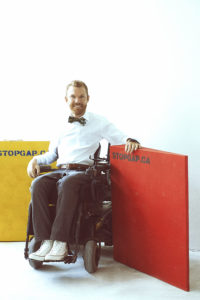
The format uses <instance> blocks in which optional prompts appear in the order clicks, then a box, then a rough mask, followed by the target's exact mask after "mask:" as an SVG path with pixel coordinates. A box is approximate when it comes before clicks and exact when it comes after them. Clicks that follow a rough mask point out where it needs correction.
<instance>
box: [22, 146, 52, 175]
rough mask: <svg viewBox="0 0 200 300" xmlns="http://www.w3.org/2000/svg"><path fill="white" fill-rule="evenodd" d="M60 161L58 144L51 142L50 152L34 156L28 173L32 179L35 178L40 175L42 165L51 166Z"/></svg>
mask: <svg viewBox="0 0 200 300" xmlns="http://www.w3.org/2000/svg"><path fill="white" fill-rule="evenodd" d="M57 159H58V151H57V143H55V142H51V143H50V145H49V151H48V152H46V153H44V154H41V155H37V156H34V157H33V159H31V161H30V162H29V164H28V167H27V173H28V176H30V177H31V178H35V177H37V176H39V175H40V165H50V164H51V163H52V162H54V161H56V160H57Z"/></svg>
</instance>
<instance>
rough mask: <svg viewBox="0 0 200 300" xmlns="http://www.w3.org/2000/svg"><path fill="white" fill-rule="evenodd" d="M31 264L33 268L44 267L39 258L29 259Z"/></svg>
mask: <svg viewBox="0 0 200 300" xmlns="http://www.w3.org/2000/svg"><path fill="white" fill-rule="evenodd" d="M29 264H30V266H31V267H32V268H33V269H36V270H37V269H40V268H42V264H43V262H42V261H38V260H33V259H29Z"/></svg>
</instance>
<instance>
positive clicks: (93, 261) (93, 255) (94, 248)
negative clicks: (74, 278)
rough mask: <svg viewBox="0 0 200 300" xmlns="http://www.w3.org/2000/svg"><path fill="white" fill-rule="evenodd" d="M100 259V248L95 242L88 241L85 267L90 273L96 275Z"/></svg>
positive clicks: (85, 251)
mask: <svg viewBox="0 0 200 300" xmlns="http://www.w3.org/2000/svg"><path fill="white" fill-rule="evenodd" d="M99 258H100V247H98V245H97V242H96V241H94V240H90V241H87V243H86V244H85V249H84V256H83V259H84V266H85V269H86V271H88V273H94V272H96V270H97V267H98V264H99Z"/></svg>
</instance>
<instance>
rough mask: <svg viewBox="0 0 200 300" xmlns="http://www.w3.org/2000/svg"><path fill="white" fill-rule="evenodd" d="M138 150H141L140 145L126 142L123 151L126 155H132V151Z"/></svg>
mask: <svg viewBox="0 0 200 300" xmlns="http://www.w3.org/2000/svg"><path fill="white" fill-rule="evenodd" d="M140 148H141V145H140V143H137V142H132V141H130V140H127V142H126V145H125V151H126V152H127V153H132V152H133V151H135V150H137V149H140Z"/></svg>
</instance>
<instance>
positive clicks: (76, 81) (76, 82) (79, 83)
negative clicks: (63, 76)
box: [66, 80, 88, 96]
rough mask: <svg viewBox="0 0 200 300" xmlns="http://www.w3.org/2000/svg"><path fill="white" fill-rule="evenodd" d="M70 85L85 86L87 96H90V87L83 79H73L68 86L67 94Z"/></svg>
mask: <svg viewBox="0 0 200 300" xmlns="http://www.w3.org/2000/svg"><path fill="white" fill-rule="evenodd" d="M70 86H74V87H84V88H85V91H86V93H87V96H88V87H87V85H86V84H85V83H84V82H83V81H80V80H73V81H71V82H70V83H69V84H68V85H67V87H66V94H67V91H68V89H69V87H70Z"/></svg>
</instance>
